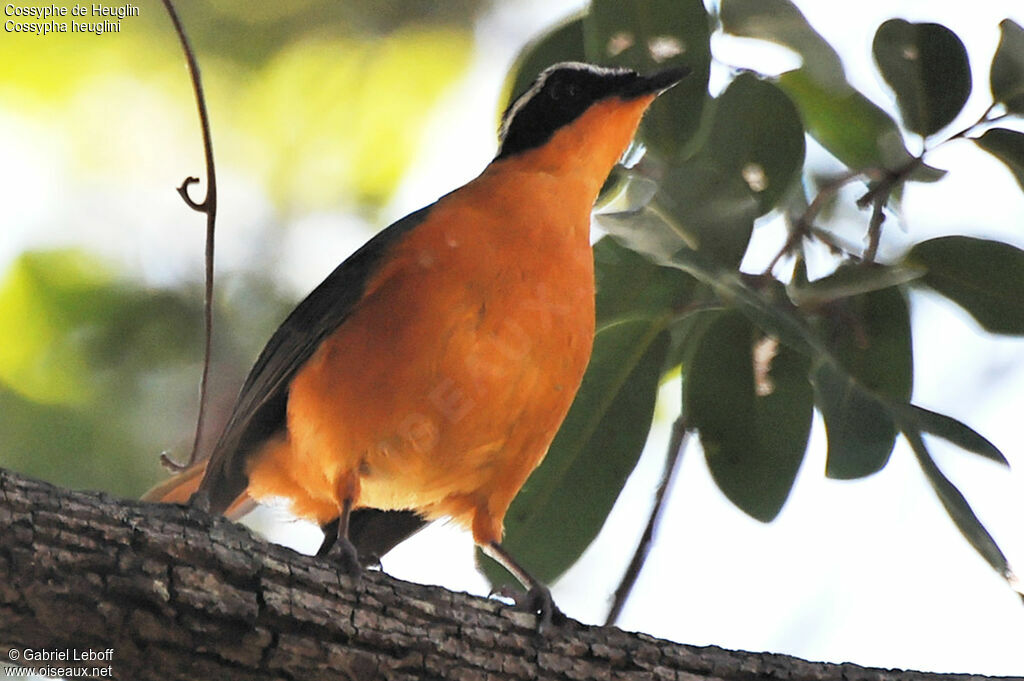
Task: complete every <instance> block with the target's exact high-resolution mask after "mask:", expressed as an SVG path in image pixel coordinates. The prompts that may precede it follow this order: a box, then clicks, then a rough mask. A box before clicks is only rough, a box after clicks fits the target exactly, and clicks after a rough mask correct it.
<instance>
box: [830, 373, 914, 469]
mask: <svg viewBox="0 0 1024 681" xmlns="http://www.w3.org/2000/svg"><path fill="white" fill-rule="evenodd" d="M811 383H812V384H813V385H814V402H815V404H817V405H818V409H820V410H821V415H822V417H823V418H824V419H825V431H826V434H827V437H828V462H827V464H826V467H825V474H826V475H828V477H830V478H838V479H840V480H850V479H853V478H862V477H864V476H866V475H871V474H872V473H876V472H878V471H879V470H881V469H882V468H884V467H885V464H886V463H887V462H888V461H889V454H890V453H891V452H892V447H893V443H894V441H895V439H896V426H895V425H894V423H893V420H892V415H891V414H890V412H889V410H888V409H887V408H886V406H885V405H884V404H883V403H882V402H881V401H879V400H878V399H877V397H876V396H875V395H872V394H871V393H870V392H869V391H868V390H866V389H865V388H864V387H863V386H861V385H860V384H859V383H858V382H857V381H855V380H854V379H853V378H851V377H850V375H849V374H847V373H845V372H844V371H842V370H841V369H840V368H839V367H838V366H837V365H835V364H833V363H831V362H828V361H818V362H816V363H815V366H814V369H813V371H812V373H811Z"/></svg>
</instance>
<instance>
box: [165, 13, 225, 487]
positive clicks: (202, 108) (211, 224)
mask: <svg viewBox="0 0 1024 681" xmlns="http://www.w3.org/2000/svg"><path fill="white" fill-rule="evenodd" d="M163 3H164V7H165V8H167V13H168V14H169V15H170V17H171V21H172V22H174V30H175V31H177V33H178V39H179V40H180V41H181V48H182V50H183V51H184V53H185V59H186V61H187V62H188V72H189V76H190V77H191V79H192V90H193V91H194V92H195V97H196V108H197V109H198V111H199V124H200V125H201V126H202V130H203V152H204V154H205V156H206V197H205V198H204V199H203V200H202V201H200V202H198V203H197V202H196V201H194V200H192V197H191V196H189V193H188V188H189V186H190V185H193V184H195V183H197V182H199V180H198V179H197V178H195V177H187V178H185V181H184V182H182V183H181V186H180V187H178V194H180V195H181V198H182V199H183V200H184V201H185V203H186V204H187V205H188V207H189V208H191V209H192V210H195V211H199V212H200V213H205V214H206V248H205V255H204V259H205V260H204V262H205V279H206V289H205V294H204V300H203V323H204V328H205V338H204V342H203V374H202V378H200V379H199V413H198V414H197V416H196V432H195V437H194V439H193V441H192V451H191V453H190V454H189V457H188V462H187V463H185V464H184V466H183V465H181V464H177V463H174V462H173V461H171V460H170V458H168V457H167V456H161V457H160V460H161V462H162V463H163V464H164V466H165V467H168V468H171V469H172V470H173V469H179V470H180V469H181V468H185V467H188V466H190V465H192V464H193V463H195V462H196V459H197V458H198V457H199V446H200V443H201V441H202V438H203V424H204V421H205V417H206V405H207V402H208V401H209V398H208V393H209V389H208V388H209V379H210V364H211V356H212V353H213V246H214V233H215V225H216V221H217V173H216V169H215V167H214V163H213V140H212V139H211V136H210V117H209V114H208V113H207V111H206V97H205V96H204V95H203V83H202V78H201V76H200V74H199V64H198V63H197V62H196V57H195V52H193V50H192V45H191V44H190V43H189V40H188V35H187V34H186V33H185V28H184V27H183V26H182V24H181V20H180V19H179V18H178V13H177V12H176V11H175V9H174V5H173V4H172V3H171V0H163Z"/></svg>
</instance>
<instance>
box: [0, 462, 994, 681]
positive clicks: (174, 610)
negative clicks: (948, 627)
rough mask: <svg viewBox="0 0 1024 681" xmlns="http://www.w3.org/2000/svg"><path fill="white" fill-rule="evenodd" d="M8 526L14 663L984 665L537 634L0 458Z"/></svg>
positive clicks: (4, 605) (482, 671) (6, 629)
mask: <svg viewBox="0 0 1024 681" xmlns="http://www.w3.org/2000/svg"><path fill="white" fill-rule="evenodd" d="M0 538H2V541H0V659H3V660H5V661H6V660H8V659H12V658H11V655H10V651H12V650H18V651H25V650H26V649H29V648H31V649H34V650H36V651H40V650H71V651H83V650H99V651H104V650H106V649H113V658H112V660H111V661H110V663H109V664H112V666H113V678H118V679H132V680H138V681H147V680H149V679H153V680H157V679H160V680H161V681H163V680H168V681H170V680H174V679H182V680H185V679H188V680H190V681H191V680H193V679H224V680H225V681H231V680H233V679H249V680H257V681H264V680H266V681H269V680H270V679H304V680H308V681H318V680H321V679H323V680H326V679H331V680H337V679H358V680H359V681H363V680H364V679H406V680H409V681H412V680H414V679H415V680H425V679H454V680H459V679H462V680H467V681H468V680H471V679H472V680H480V681H504V680H515V679H559V680H568V679H585V680H587V681H591V680H593V681H599V680H602V679H604V680H611V679H616V680H621V681H627V680H633V679H637V680H639V679H643V680H644V681H655V680H658V679H677V680H678V679H691V680H696V679H701V678H707V679H716V680H720V681H728V680H736V681H749V680H751V679H755V678H762V679H788V680H797V679H815V680H817V681H830V680H833V679H834V680H835V681H840V680H841V679H842V680H845V679H850V678H854V677H855V678H857V679H864V680H865V681H874V680H878V681H890V680H892V681H895V680H897V679H899V680H903V681H937V680H938V679H945V680H947V681H950V680H953V679H964V680H965V681H966V679H968V678H972V677H967V676H953V675H937V674H922V673H917V672H906V673H898V672H886V671H880V670H872V669H863V668H860V667H856V666H854V665H848V664H845V665H832V664H818V663H810V662H804V661H802V660H798V659H796V658H792V657H787V656H783V655H771V654H752V653H739V652H731V651H727V650H722V649H719V648H713V647H709V648H696V647H693V646H686V645H679V644H675V643H671V642H668V641H662V640H657V639H654V638H651V637H649V636H644V635H638V634H628V633H625V632H623V631H620V630H618V629H615V628H612V627H589V626H584V625H581V624H578V623H576V622H572V621H570V622H569V623H568V624H567V625H566V626H565V627H563V628H559V629H557V630H555V631H554V632H552V633H550V634H549V635H547V636H545V637H539V636H538V635H537V634H536V633H535V631H534V627H535V622H534V619H535V618H534V617H533V616H532V615H527V614H524V613H519V612H515V611H512V610H510V609H509V608H507V607H506V606H504V605H502V604H500V603H497V602H495V601H491V600H487V599H483V598H477V597H474V596H470V595H467V594H459V593H452V592H449V591H446V590H444V589H441V588H438V587H427V586H420V585H416V584H409V583H406V582H401V581H399V580H396V579H392V578H391V577H388V576H387V575H385V574H382V573H379V572H369V573H367V574H366V575H365V576H364V577H363V578H362V579H361V580H359V581H358V582H357V583H355V584H353V583H352V582H351V581H350V580H349V579H348V578H347V577H344V576H341V575H340V574H339V573H338V571H336V570H335V569H333V568H332V567H331V566H330V565H328V564H325V563H323V562H321V561H319V560H317V559H315V558H313V557H310V556H304V555H300V554H297V553H295V552H293V551H291V550H289V549H286V548H283V547H280V546H276V545H272V544H267V543H265V542H262V541H260V540H259V539H256V538H255V537H253V536H252V534H251V533H250V532H249V531H248V530H246V529H245V528H244V527H242V526H239V525H236V524H233V523H230V522H228V521H226V520H224V519H222V518H211V517H210V516H208V515H206V514H204V513H201V512H198V511H196V510H195V509H191V508H186V507H182V506H174V505H155V504H146V503H142V502H137V501H124V500H117V499H113V498H111V497H109V496H107V495H105V494H101V493H87V492H72V491H68V490H63V489H59V488H56V487H53V486H51V485H48V484H46V483H43V482H38V481H35V480H31V479H28V478H24V477H21V476H18V475H16V474H13V473H10V472H6V471H3V470H2V469H0ZM60 664H61V665H62V666H64V665H66V666H77V665H74V664H73V663H72V662H62V663H60ZM81 664H82V665H95V664H96V663H94V662H85V663H81ZM102 664H106V663H101V665H102ZM973 678H978V677H973Z"/></svg>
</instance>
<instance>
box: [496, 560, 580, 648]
mask: <svg viewBox="0 0 1024 681" xmlns="http://www.w3.org/2000/svg"><path fill="white" fill-rule="evenodd" d="M481 548H482V549H483V551H484V553H486V554H487V555H488V556H490V557H491V558H493V559H494V560H496V561H498V563H500V564H501V566H502V567H504V568H505V569H506V570H508V571H509V572H510V573H512V576H513V577H515V578H516V579H517V580H519V583H520V584H522V585H523V586H524V587H525V588H526V593H525V594H523V595H522V596H520V597H518V598H515V599H514V600H515V602H516V607H517V608H519V609H521V610H524V611H526V612H532V613H534V614H536V615H537V616H538V619H537V631H538V632H539V633H544V632H545V631H547V630H548V629H549V628H550V627H551V625H552V624H562V623H563V622H564V621H565V619H566V618H565V615H564V614H563V613H562V611H561V610H559V609H558V606H557V605H555V602H554V600H552V598H551V590H550V589H548V588H547V587H546V586H545V585H544V584H543V583H541V581H540V580H538V579H536V578H535V577H534V576H533V575H531V574H530V573H529V572H527V571H526V570H525V569H524V568H523V566H521V565H520V564H519V563H518V562H516V559H515V558H513V557H512V555H511V554H509V552H508V551H506V550H505V547H504V546H502V545H501V543H499V542H496V541H492V542H489V543H487V544H484V545H483V546H481Z"/></svg>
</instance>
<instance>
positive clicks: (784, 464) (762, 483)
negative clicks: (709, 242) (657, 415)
mask: <svg viewBox="0 0 1024 681" xmlns="http://www.w3.org/2000/svg"><path fill="white" fill-rule="evenodd" d="M758 340H760V342H759V343H758V347H759V348H761V350H758V351H757V352H755V341H758ZM773 350H774V352H775V354H774V355H773V354H772V351H773ZM758 355H761V356H758ZM809 365H810V362H809V361H808V360H807V358H806V357H804V356H802V355H800V354H799V353H796V352H794V351H793V350H790V349H789V348H786V347H785V346H779V345H778V342H777V341H775V340H774V339H770V338H768V337H760V338H759V337H758V335H757V334H755V331H754V327H753V325H752V324H751V323H750V321H749V320H747V319H746V318H745V317H744V316H742V315H741V314H739V313H737V312H727V313H724V314H721V315H719V316H718V318H717V319H716V320H715V321H714V322H713V323H712V324H711V326H710V328H708V329H707V331H706V332H705V333H704V334H703V336H702V338H701V340H700V343H699V345H698V347H697V349H696V352H695V353H694V355H693V359H692V362H691V365H690V366H689V369H688V371H687V372H686V378H685V381H684V405H685V406H684V411H683V413H684V414H685V415H686V419H687V423H688V424H689V425H691V426H693V427H695V428H697V429H698V431H699V432H700V441H701V445H702V446H703V448H704V455H705V457H706V458H707V462H708V467H709V468H710V469H711V474H712V476H713V477H714V479H715V482H716V483H717V484H718V487H719V488H720V489H721V490H722V492H723V493H724V494H725V495H726V496H727V497H728V498H729V499H730V500H731V501H732V502H733V503H735V504H736V505H737V506H738V507H739V508H740V509H742V510H743V511H745V512H746V513H748V514H750V515H751V516H753V517H754V518H756V519H758V520H760V521H762V522H769V521H771V520H773V519H774V518H775V517H776V516H777V515H778V513H779V511H780V510H781V509H782V505H783V504H784V503H785V501H786V498H787V497H788V496H789V491H790V489H791V488H792V486H793V481H794V480H795V479H796V474H797V471H798V470H799V468H800V463H801V462H802V461H803V457H804V452H805V450H806V448H807V437H808V435H809V433H810V427H811V416H812V413H813V396H812V392H811V388H810V385H809V384H808V382H807V370H808V367H809Z"/></svg>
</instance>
